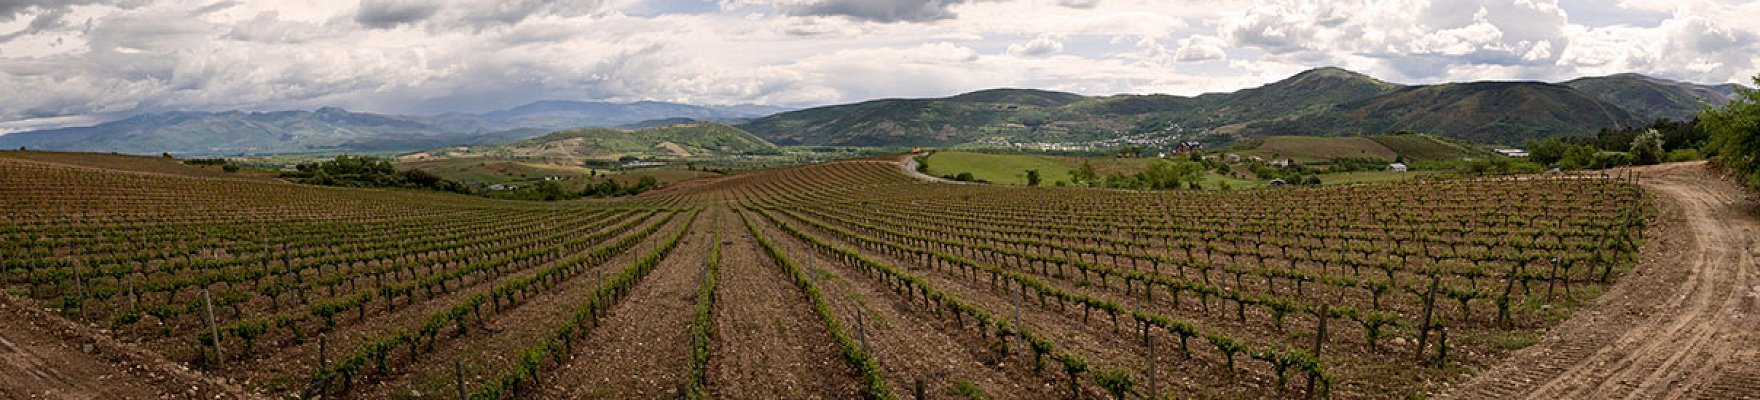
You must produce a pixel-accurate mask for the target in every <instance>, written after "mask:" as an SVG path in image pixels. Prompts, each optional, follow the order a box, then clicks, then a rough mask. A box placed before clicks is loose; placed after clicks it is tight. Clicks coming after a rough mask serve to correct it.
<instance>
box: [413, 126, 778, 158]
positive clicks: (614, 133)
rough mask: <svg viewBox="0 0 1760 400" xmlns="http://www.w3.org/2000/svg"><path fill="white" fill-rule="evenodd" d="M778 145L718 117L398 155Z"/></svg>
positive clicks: (709, 150) (616, 153)
mask: <svg viewBox="0 0 1760 400" xmlns="http://www.w3.org/2000/svg"><path fill="white" fill-rule="evenodd" d="M776 153H778V150H777V149H776V145H773V144H770V142H766V141H764V139H759V138H758V137H757V136H752V134H751V133H748V132H746V131H743V130H739V129H737V128H734V127H731V126H727V125H723V124H718V123H714V122H703V121H698V122H685V123H680V124H674V125H667V126H660V127H650V128H642V129H630V130H625V129H611V128H580V129H570V130H563V131H556V132H551V133H547V134H544V135H543V136H539V137H535V138H530V139H525V140H520V141H516V142H512V143H506V144H499V145H486V146H448V147H443V148H436V149H432V150H428V151H423V152H419V153H414V154H409V155H405V156H403V157H400V158H401V159H402V160H404V161H422V160H430V159H445V158H460V157H476V156H491V157H501V158H517V159H523V160H545V161H548V162H555V163H564V164H577V163H580V162H582V161H586V160H601V161H615V160H617V159H619V158H621V157H624V156H637V157H654V156H660V157H695V156H724V155H737V154H776Z"/></svg>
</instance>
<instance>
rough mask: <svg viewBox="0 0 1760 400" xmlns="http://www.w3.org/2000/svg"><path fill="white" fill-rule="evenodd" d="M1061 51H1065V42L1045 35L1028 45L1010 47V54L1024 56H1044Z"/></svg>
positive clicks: (1018, 44) (1012, 45)
mask: <svg viewBox="0 0 1760 400" xmlns="http://www.w3.org/2000/svg"><path fill="white" fill-rule="evenodd" d="M1059 51H1063V42H1059V41H1057V39H1053V38H1051V37H1049V36H1044V35H1041V36H1039V37H1038V38H1035V39H1033V40H1032V41H1029V42H1026V43H1016V44H1011V45H1008V54H1015V55H1023V56H1044V55H1050V54H1051V53H1056V52H1059Z"/></svg>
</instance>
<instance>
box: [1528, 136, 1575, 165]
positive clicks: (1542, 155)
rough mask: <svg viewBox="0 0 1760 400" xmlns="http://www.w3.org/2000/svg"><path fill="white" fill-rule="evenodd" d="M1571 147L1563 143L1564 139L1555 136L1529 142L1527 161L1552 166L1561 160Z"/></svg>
mask: <svg viewBox="0 0 1760 400" xmlns="http://www.w3.org/2000/svg"><path fill="white" fill-rule="evenodd" d="M1571 147H1572V145H1571V144H1570V143H1565V141H1564V139H1560V138H1558V137H1557V136H1554V137H1549V138H1546V140H1543V141H1539V142H1534V141H1529V142H1528V160H1530V161H1533V162H1535V163H1537V164H1540V165H1552V164H1554V163H1557V162H1559V161H1560V160H1563V159H1564V156H1565V153H1566V152H1568V151H1570V150H1571Z"/></svg>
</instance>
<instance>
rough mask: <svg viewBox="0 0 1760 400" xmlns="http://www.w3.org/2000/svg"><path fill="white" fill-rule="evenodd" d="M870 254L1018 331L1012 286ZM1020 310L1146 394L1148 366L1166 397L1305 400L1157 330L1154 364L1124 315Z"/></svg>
mask: <svg viewBox="0 0 1760 400" xmlns="http://www.w3.org/2000/svg"><path fill="white" fill-rule="evenodd" d="M781 218H784V221H792V222H798V220H794V219H792V218H791V217H781ZM820 222H825V221H820ZM806 230H807V231H809V232H814V233H815V234H821V236H820V237H821V238H823V239H827V240H830V241H832V242H835V243H839V245H840V246H844V247H848V248H857V247H855V246H856V245H855V244H854V243H850V242H847V241H843V240H840V239H835V238H834V236H833V235H829V234H823V232H818V231H817V228H811V227H807V228H806ZM864 253H865V254H867V255H868V256H869V257H871V258H874V259H876V260H885V261H887V262H890V263H892V264H893V265H898V266H901V267H907V268H910V269H911V271H912V272H911V273H912V274H915V275H917V276H919V277H922V278H924V279H925V280H927V281H928V282H929V283H930V284H932V285H935V287H936V288H937V289H940V290H942V291H944V292H947V293H948V294H951V295H955V296H956V297H959V298H960V299H962V300H965V301H967V302H970V303H972V304H973V305H976V306H979V307H981V308H983V309H985V310H989V311H990V312H991V313H992V314H993V315H995V316H996V317H998V318H1007V319H1010V321H1009V322H1008V323H1012V318H1013V317H1014V316H1015V311H1014V310H1015V304H1016V303H1017V301H1016V294H1015V293H1014V291H1015V290H1018V289H1017V288H1018V286H1013V285H1007V287H1006V288H1005V286H1004V285H1002V284H1001V283H1000V281H999V283H998V284H996V285H991V284H990V278H989V276H988V274H984V273H980V274H979V277H978V279H976V280H974V279H972V277H971V276H969V275H966V274H964V273H954V272H952V271H948V270H945V269H932V268H927V267H918V265H922V263H920V262H918V261H916V260H899V259H896V258H893V257H890V256H886V255H883V254H878V253H872V252H864ZM1136 301H1137V300H1136V299H1132V300H1129V301H1128V302H1127V303H1121V304H1124V305H1128V306H1129V308H1137V305H1136V304H1135V302H1136ZM1018 303H1019V308H1020V313H1019V315H1020V319H1021V323H1022V325H1023V326H1025V327H1026V329H1028V330H1029V331H1033V332H1038V333H1039V334H1041V335H1044V336H1045V337H1047V338H1048V339H1050V340H1051V341H1053V342H1054V343H1056V344H1057V345H1058V346H1061V347H1060V348H1061V349H1066V350H1069V351H1071V352H1072V353H1075V354H1078V355H1081V356H1083V357H1085V358H1087V359H1088V361H1089V363H1090V364H1092V365H1091V368H1092V369H1093V370H1119V369H1125V370H1130V371H1132V373H1133V374H1135V375H1136V376H1137V377H1138V379H1139V380H1141V382H1139V384H1143V385H1144V387H1143V389H1146V386H1147V384H1146V382H1147V378H1146V377H1145V376H1144V375H1145V374H1147V373H1148V371H1149V363H1151V362H1154V363H1155V368H1156V370H1157V373H1156V376H1157V380H1158V385H1157V386H1158V387H1159V389H1161V390H1162V391H1164V392H1168V391H1172V392H1176V393H1202V394H1205V395H1211V396H1224V397H1230V398H1251V397H1267V396H1269V397H1278V396H1288V395H1299V393H1296V392H1284V393H1281V394H1280V393H1279V392H1277V391H1275V390H1274V388H1273V386H1274V382H1272V380H1273V379H1274V378H1273V377H1270V376H1268V375H1270V374H1269V373H1268V372H1266V371H1263V370H1268V369H1269V368H1259V367H1254V366H1253V365H1254V364H1258V363H1259V362H1258V361H1253V360H1250V359H1248V357H1247V356H1245V355H1236V356H1235V371H1233V373H1232V374H1231V373H1230V372H1229V371H1228V369H1227V367H1226V365H1227V364H1226V360H1224V359H1223V357H1222V356H1221V355H1220V353H1217V352H1216V351H1214V348H1212V347H1210V344H1208V343H1207V342H1205V341H1204V339H1203V338H1193V339H1190V340H1189V341H1188V349H1189V350H1190V351H1191V354H1192V357H1191V358H1189V359H1188V358H1185V357H1183V354H1182V353H1180V352H1179V351H1178V344H1177V343H1176V342H1174V341H1176V340H1177V339H1172V338H1171V337H1170V336H1167V335H1166V332H1165V331H1162V330H1154V331H1153V334H1154V335H1155V336H1156V340H1158V341H1159V343H1161V347H1160V349H1159V352H1158V354H1157V355H1156V356H1155V357H1150V355H1149V351H1148V348H1147V347H1146V346H1145V344H1144V342H1143V340H1142V336H1141V331H1140V330H1139V329H1138V327H1139V325H1137V324H1136V322H1135V321H1134V320H1131V319H1130V316H1129V315H1122V314H1121V315H1120V316H1119V319H1118V325H1117V326H1116V327H1117V329H1114V325H1113V322H1112V319H1111V317H1110V315H1108V314H1106V313H1105V312H1103V311H1099V310H1095V311H1094V312H1092V313H1090V314H1089V315H1088V316H1086V318H1084V316H1083V312H1082V309H1081V307H1080V306H1079V305H1075V304H1074V303H1071V304H1070V305H1069V306H1067V307H1063V306H1059V305H1058V304H1057V302H1056V301H1055V300H1048V302H1047V303H1044V304H1041V303H1040V302H1039V301H1038V298H1037V295H1035V294H1033V293H1031V292H1030V291H1029V292H1027V293H1025V294H1024V296H1021V297H1020V299H1019V301H1018ZM1231 309H1232V308H1231ZM1216 312H1217V313H1218V314H1220V313H1221V312H1222V309H1217V311H1216ZM1231 375H1232V376H1231ZM1290 377H1291V378H1292V380H1291V382H1298V384H1299V382H1300V379H1301V378H1299V377H1295V374H1291V375H1290ZM1286 383H1287V382H1286ZM1084 385H1088V386H1089V388H1088V389H1087V390H1088V391H1089V392H1090V393H1088V394H1090V395H1099V394H1101V392H1099V390H1100V389H1099V388H1098V387H1097V386H1093V385H1092V384H1091V382H1084ZM1292 386H1296V385H1292ZM1336 389H1339V388H1335V390H1336ZM1334 394H1340V395H1343V393H1337V392H1335V393H1334Z"/></svg>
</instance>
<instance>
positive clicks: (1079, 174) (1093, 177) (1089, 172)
mask: <svg viewBox="0 0 1760 400" xmlns="http://www.w3.org/2000/svg"><path fill="white" fill-rule="evenodd" d="M1069 180H1070V182H1075V183H1081V184H1086V185H1089V186H1093V185H1094V181H1097V180H1100V173H1099V172H1095V171H1094V163H1091V162H1088V160H1082V167H1081V168H1077V169H1076V170H1074V171H1070V172H1069Z"/></svg>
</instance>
